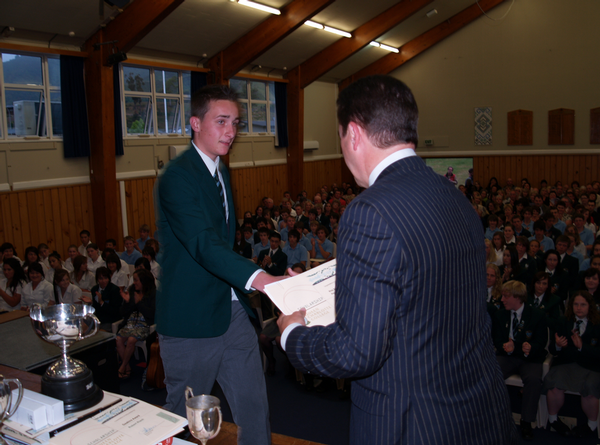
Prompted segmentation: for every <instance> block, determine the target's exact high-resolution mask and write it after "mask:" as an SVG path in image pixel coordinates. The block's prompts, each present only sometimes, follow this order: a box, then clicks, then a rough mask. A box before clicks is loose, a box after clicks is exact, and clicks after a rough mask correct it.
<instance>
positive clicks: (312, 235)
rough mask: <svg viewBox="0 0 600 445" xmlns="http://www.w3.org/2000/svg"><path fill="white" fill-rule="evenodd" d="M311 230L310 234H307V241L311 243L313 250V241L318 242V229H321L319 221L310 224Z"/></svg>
mask: <svg viewBox="0 0 600 445" xmlns="http://www.w3.org/2000/svg"><path fill="white" fill-rule="evenodd" d="M309 227H310V230H309V232H308V233H305V234H304V235H305V237H306V240H307V241H308V242H309V243H311V244H310V246H311V248H312V240H317V239H319V237H318V236H317V229H318V228H319V223H318V222H317V221H313V222H311V223H310V226H309Z"/></svg>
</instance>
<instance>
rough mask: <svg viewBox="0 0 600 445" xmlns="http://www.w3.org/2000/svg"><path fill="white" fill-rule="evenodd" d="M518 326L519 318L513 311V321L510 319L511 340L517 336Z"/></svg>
mask: <svg viewBox="0 0 600 445" xmlns="http://www.w3.org/2000/svg"><path fill="white" fill-rule="evenodd" d="M518 328H519V319H518V318H517V313H516V312H513V321H512V336H513V340H514V339H515V338H516V336H517V330H518Z"/></svg>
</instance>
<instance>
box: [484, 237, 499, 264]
mask: <svg viewBox="0 0 600 445" xmlns="http://www.w3.org/2000/svg"><path fill="white" fill-rule="evenodd" d="M483 241H484V243H485V264H486V265H487V264H494V265H496V267H497V264H496V260H497V258H496V249H494V246H493V245H492V242H491V241H490V240H489V239H487V238H486V239H484V240H483Z"/></svg>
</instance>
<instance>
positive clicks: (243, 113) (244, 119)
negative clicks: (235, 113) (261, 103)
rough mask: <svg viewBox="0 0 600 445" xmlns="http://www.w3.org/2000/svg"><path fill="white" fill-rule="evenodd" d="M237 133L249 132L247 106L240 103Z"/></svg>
mask: <svg viewBox="0 0 600 445" xmlns="http://www.w3.org/2000/svg"><path fill="white" fill-rule="evenodd" d="M238 131H241V132H243V133H246V132H248V131H250V130H249V129H248V104H246V103H240V123H239V124H238Z"/></svg>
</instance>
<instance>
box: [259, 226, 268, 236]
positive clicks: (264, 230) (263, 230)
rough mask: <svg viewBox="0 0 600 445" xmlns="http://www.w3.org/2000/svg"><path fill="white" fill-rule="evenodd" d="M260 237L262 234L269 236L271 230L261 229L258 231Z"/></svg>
mask: <svg viewBox="0 0 600 445" xmlns="http://www.w3.org/2000/svg"><path fill="white" fill-rule="evenodd" d="M257 232H258V235H259V236H260V234H261V233H266V234H267V235H268V234H269V232H270V230H269V229H267V228H266V227H261V228H260V229H258V230H257Z"/></svg>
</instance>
